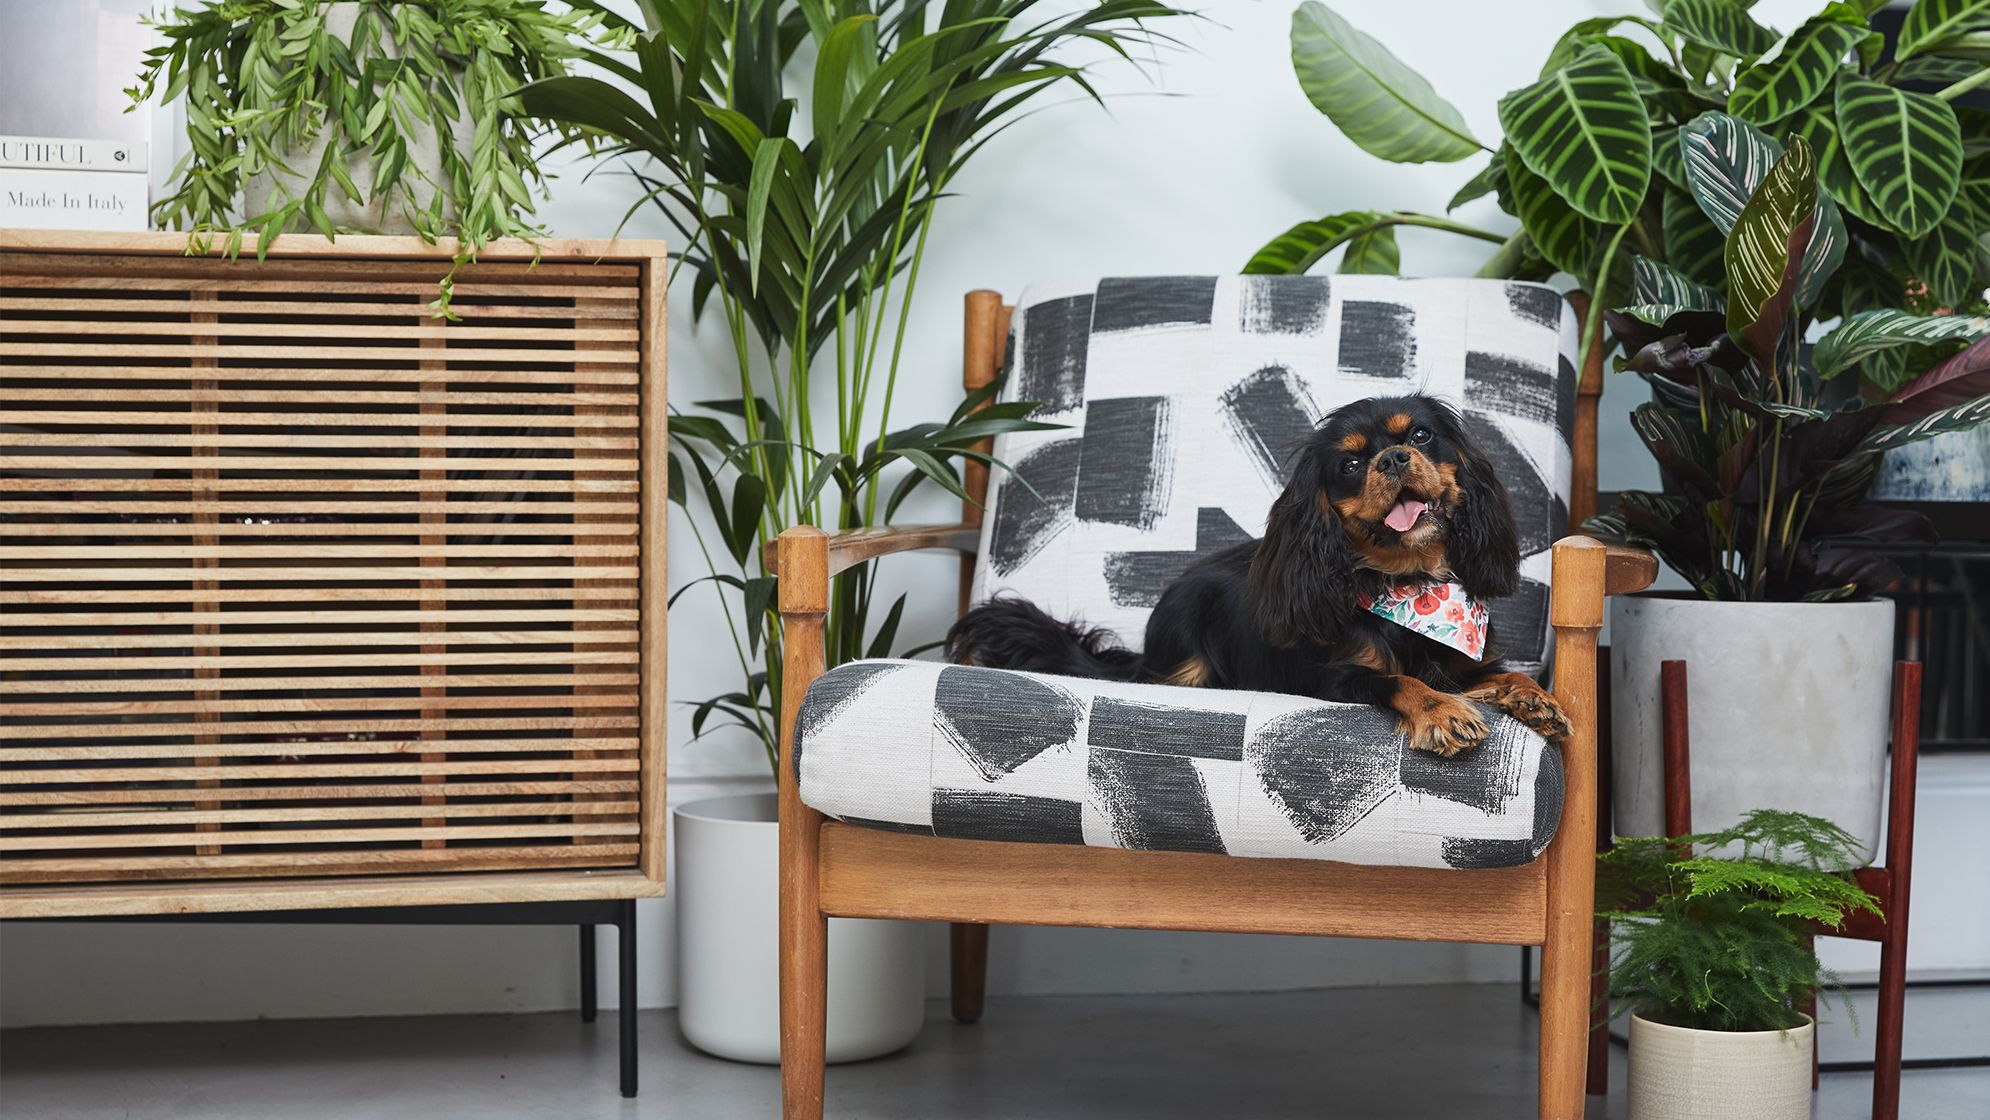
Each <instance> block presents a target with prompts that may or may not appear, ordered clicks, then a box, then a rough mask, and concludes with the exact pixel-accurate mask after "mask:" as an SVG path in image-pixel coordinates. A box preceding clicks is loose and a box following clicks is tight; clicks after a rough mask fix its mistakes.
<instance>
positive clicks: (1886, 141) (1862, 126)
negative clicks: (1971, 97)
mask: <svg viewBox="0 0 1990 1120" xmlns="http://www.w3.org/2000/svg"><path fill="white" fill-rule="evenodd" d="M1836 97H1837V108H1838V130H1839V133H1840V135H1841V137H1842V139H1843V142H1844V145H1845V155H1846V157H1847V158H1848V159H1849V160H1850V162H1851V165H1852V171H1853V173H1854V174H1856V175H1857V176H1858V179H1859V185H1860V186H1862V187H1864V188H1865V191H1866V196H1867V198H1869V199H1870V200H1871V202H1872V207H1873V210H1874V211H1875V212H1876V213H1878V214H1879V215H1880V216H1881V217H1883V218H1885V219H1886V223H1887V225H1889V226H1891V227H1892V228H1894V229H1896V230H1899V231H1900V232H1901V233H1903V234H1906V235H1907V236H1909V237H1920V236H1922V235H1923V234H1925V233H1927V232H1928V231H1930V230H1932V229H1934V228H1935V226H1936V224H1937V223H1939V222H1940V221H1941V220H1942V216H1943V215H1944V214H1946V213H1948V208H1949V204H1950V203H1952V202H1954V201H1955V195H1956V190H1957V188H1958V186H1959V184H1960V182H1961V176H1962V126H1961V125H1960V124H1959V123H1958V122H1957V121H1956V116H1955V112H1954V110H1952V109H1951V108H1949V103H1948V102H1946V101H1943V100H1942V99H1941V98H1938V97H1934V96H1932V95H1930V94H1925V93H1911V92H1909V91H1907V90H1901V89H1894V88H1892V87H1890V86H1884V85H1881V84H1880V83H1878V82H1871V81H1867V80H1865V79H1864V78H1859V77H1855V76H1854V75H1851V74H1846V75H1843V76H1841V77H1840V78H1839V79H1838V87H1837V94H1836Z"/></svg>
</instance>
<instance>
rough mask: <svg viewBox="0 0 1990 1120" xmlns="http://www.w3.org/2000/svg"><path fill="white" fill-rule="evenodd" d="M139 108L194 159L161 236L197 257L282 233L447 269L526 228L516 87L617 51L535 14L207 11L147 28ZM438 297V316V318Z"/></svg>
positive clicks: (535, 0)
mask: <svg viewBox="0 0 1990 1120" xmlns="http://www.w3.org/2000/svg"><path fill="white" fill-rule="evenodd" d="M154 26H155V27H156V28H157V30H158V32H159V34H160V35H161V36H162V37H163V38H164V39H165V42H164V43H163V44H162V45H160V46H158V47H155V48H153V49H152V50H150V51H148V52H147V54H146V62H145V65H144V68H143V69H142V70H141V71H140V73H139V76H138V82H137V84H136V85H134V86H133V87H132V88H131V89H130V90H128V91H127V93H128V94H129V95H130V97H131V99H132V101H133V103H134V104H136V103H138V102H142V101H145V100H147V99H150V98H153V97H158V98H160V99H161V100H163V101H173V100H176V99H177V100H180V101H182V102H183V103H184V105H183V107H184V109H185V112H186V138H187V153H186V155H185V156H184V157H182V158H181V160H180V162H179V164H178V165H177V166H176V167H174V169H173V173H172V176H171V182H170V184H169V187H170V190H169V193H167V194H166V196H165V197H163V198H161V199H159V200H158V201H157V202H155V203H154V204H153V207H152V211H153V216H154V218H155V220H156V221H158V222H159V224H160V225H162V226H168V227H171V228H173V229H184V230H187V231H189V233H190V234H191V235H192V240H191V242H190V251H201V252H204V251H206V248H207V246H208V245H209V244H210V242H211V240H212V239H213V238H214V237H215V236H217V235H220V236H225V238H226V240H225V242H224V248H225V251H226V252H227V253H228V254H229V255H231V256H232V255H234V254H236V253H238V252H240V250H241V246H242V242H243V239H244V237H245V235H247V234H250V233H253V234H255V236H256V251H257V254H258V256H260V255H261V254H262V253H263V252H265V251H266V250H267V249H268V247H269V244H270V242H271V241H272V240H273V239H274V238H275V237H276V236H277V235H278V234H280V233H289V232H299V231H304V230H316V231H318V232H320V233H322V234H324V235H325V236H326V237H328V238H334V237H336V236H337V235H338V234H341V233H401V234H414V235H417V236H419V237H421V238H422V239H423V240H425V241H429V242H434V241H436V240H437V239H439V238H442V237H454V238H456V242H457V255H456V261H457V263H458V264H461V263H463V262H465V261H469V260H474V259H476V254H477V250H478V249H479V248H480V247H481V246H482V245H483V244H484V243H485V242H487V241H490V240H491V239H493V238H499V237H523V238H531V237H534V236H537V235H540V234H542V233H543V232H544V231H543V230H541V229H539V228H538V227H537V226H536V225H534V224H533V223H532V222H531V220H530V215H531V213H532V194H533V190H534V188H537V189H538V190H539V191H540V192H541V193H542V194H543V192H544V188H545V180H544V176H542V175H541V174H540V171H539V167H538V163H537V161H536V160H535V158H534V155H533V144H534V136H533V130H532V129H531V128H530V127H528V122H526V121H525V120H523V119H522V118H520V117H519V116H517V115H516V111H517V108H518V102H517V98H516V91H517V89H518V87H520V86H522V85H524V84H525V83H527V82H530V81H533V80H535V79H539V78H546V77H552V76H555V75H559V74H564V73H565V72H566V67H567V64H568V63H569V62H571V61H572V60H573V59H575V58H577V57H579V55H580V51H581V48H582V46H583V45H584V44H587V43H589V42H594V43H599V44H602V45H610V44H612V43H613V42H615V41H617V40H616V36H615V35H614V34H613V33H611V32H608V31H606V30H605V29H604V28H603V27H602V26H601V21H600V18H599V17H598V16H596V15H595V14H593V13H589V12H582V11H565V12H553V11H549V10H547V7H546V4H545V2H544V0H429V2H424V3H403V2H400V0H205V3H204V5H203V6H202V7H199V8H191V9H189V8H177V9H174V10H173V11H172V12H171V14H170V15H168V16H165V17H164V18H162V19H160V20H159V21H158V22H157V23H156V24H155V25H154ZM448 299H449V281H448V280H444V281H443V285H442V291H441V296H440V299H439V300H438V308H437V309H438V311H442V312H446V310H447V306H448Z"/></svg>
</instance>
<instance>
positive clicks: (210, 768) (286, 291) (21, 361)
mask: <svg viewBox="0 0 1990 1120" xmlns="http://www.w3.org/2000/svg"><path fill="white" fill-rule="evenodd" d="M174 240H177V239H174ZM285 240H286V241H290V240H292V239H285ZM351 240H354V241H364V240H365V239H351ZM318 244H319V245H320V246H321V247H322V246H323V243H322V242H319V243H318ZM154 247H156V246H154ZM338 248H339V249H341V250H344V249H346V248H347V239H341V241H340V242H339V246H338ZM403 255H406V254H403ZM485 260H486V261H487V262H489V261H490V260H491V256H490V255H489V254H487V255H486V257H485ZM444 267H445V266H444V264H442V263H440V262H438V261H437V260H435V259H433V258H432V257H431V258H430V259H412V260H407V259H403V260H394V259H382V260H371V259H354V258H351V257H344V256H341V257H339V258H337V259H327V258H318V259H294V258H290V257H286V256H284V255H283V254H281V253H279V254H278V255H277V256H273V257H272V258H271V259H270V260H269V261H267V262H264V263H261V264H256V263H253V262H249V261H239V262H229V261H221V260H212V259H187V258H181V257H177V256H172V255H162V254H158V253H156V252H132V253H120V252H111V251H105V252H81V253H79V252H74V251H70V252H54V251H35V249H34V248H33V247H29V248H25V249H24V248H20V247H18V246H16V247H15V248H13V249H12V250H11V251H8V252H6V253H4V255H0V377H3V378H4V391H0V732H4V735H5V742H4V745H0V884H6V885H26V884H82V883H103V882H110V881H120V880H213V879H240V878H250V877H297V876H336V875H362V874H363V875H373V874H389V873H393V874H402V875H405V874H408V873H435V872H464V871H498V870H532V871H544V870H547V869H595V868H637V867H642V868H644V869H645V870H651V878H652V879H660V878H661V876H660V873H658V872H657V871H656V870H654V869H660V866H661V862H660V861H661V854H660V846H659V843H658V842H659V841H660V835H649V834H650V833H654V832H656V830H655V829H654V827H653V826H654V825H655V824H656V823H657V822H658V821H659V820H660V811H659V807H660V805H661V801H662V799H661V790H660V783H661V779H662V773H661V765H660V758H661V747H662V744H661V742H660V738H661V714H660V710H659V705H660V703H661V689H660V682H659V681H658V680H657V679H656V676H655V675H656V674H657V673H658V672H660V669H659V668H658V667H659V666H660V664H661V648H660V646H661V643H660V642H655V641H646V640H645V639H646V638H648V639H653V638H655V636H656V634H657V630H656V628H655V624H654V620H649V621H650V625H648V626H646V619H645V603H644V594H643V589H644V586H645V580H646V579H651V580H655V581H658V582H660V578H661V555H660V552H661V535H660V533H661V526H660V511H661V502H660V501H659V500H658V499H657V497H656V494H655V493H650V492H646V491H647V490H649V489H650V488H651V487H655V488H661V487H662V486H663V484H664V481H663V478H662V475H661V470H660V464H659V463H658V460H660V459H661V454H660V447H658V446H657V443H658V441H660V439H661V425H660V418H658V417H657V415H656V414H657V412H658V410H660V409H661V407H662V402H661V401H660V400H658V401H655V402H647V401H645V399H644V397H643V384H644V375H645V373H646V372H647V371H649V369H650V366H651V363H652V362H653V361H657V360H660V353H661V350H660V344H661V340H660V338H659V337H652V335H653V334H654V332H658V331H660V330H661V326H660V323H659V322H658V320H659V318H660V314H659V313H660V310H661V295H660V292H659V291H658V290H657V285H656V283H655V282H653V281H656V280H658V279H659V278H658V277H655V276H653V275H651V274H650V272H651V270H652V268H653V265H652V263H649V262H644V261H641V260H628V259H624V260H579V261H576V260H571V259H557V260H548V261H545V262H542V263H540V264H538V265H536V266H530V265H528V263H526V262H522V261H513V262H499V263H482V264H478V265H475V266H470V267H467V268H465V269H463V270H462V271H460V272H459V273H458V276H457V284H456V296H455V312H456V314H457V315H458V316H460V321H459V322H443V321H439V320H436V319H434V318H432V317H431V316H430V314H429V312H428V310H427V308H426V307H425V306H424V305H425V304H426V303H427V302H428V301H429V300H430V299H432V298H433V296H434V292H435V282H436V279H437V278H438V277H439V276H440V275H441V273H442V271H443V268H444ZM656 372H657V373H658V374H660V369H659V370H657V371H656ZM655 382H656V385H657V387H658V389H659V391H660V388H661V378H660V376H659V377H657V378H656V379H655ZM646 415H647V416H650V417H651V420H648V421H646V420H645V416H646ZM645 549H650V550H653V552H654V553H655V555H650V556H648V557H646V556H645ZM658 609H659V610H660V609H661V604H660V601H659V603H658ZM652 645H653V646H655V647H657V648H656V649H655V651H654V664H650V663H648V662H647V661H646V654H647V653H648V651H649V650H650V647H651V646H652ZM646 674H648V677H647V678H646ZM646 679H647V683H648V687H647V688H646V687H645V686H646ZM646 844H648V845H649V846H650V849H651V850H648V851H646V850H645V845H646Z"/></svg>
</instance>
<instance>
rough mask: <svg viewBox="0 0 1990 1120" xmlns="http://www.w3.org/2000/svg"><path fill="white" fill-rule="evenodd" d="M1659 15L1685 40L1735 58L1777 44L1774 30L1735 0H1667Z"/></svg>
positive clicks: (1751, 55)
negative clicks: (1756, 18) (1758, 20)
mask: <svg viewBox="0 0 1990 1120" xmlns="http://www.w3.org/2000/svg"><path fill="white" fill-rule="evenodd" d="M1660 19H1661V21H1662V22H1663V23H1664V25H1665V26H1667V27H1669V28H1671V29H1672V30H1674V31H1676V32H1678V33H1679V37H1680V38H1682V39H1685V40H1686V41H1687V42H1689V43H1696V44H1698V45H1700V46H1702V47H1705V48H1707V49H1708V50H1713V51H1719V52H1720V53H1721V54H1731V55H1734V56H1735V57H1737V58H1744V59H1752V58H1758V57H1760V56H1761V55H1762V54H1763V52H1765V51H1767V50H1768V49H1769V48H1770V47H1773V46H1775V45H1776V33H1775V32H1773V31H1770V30H1769V29H1768V28H1766V27H1763V26H1762V25H1761V24H1759V23H1756V22H1755V21H1754V20H1752V19H1750V18H1748V13H1747V12H1746V11H1745V10H1743V8H1742V6H1741V5H1740V4H1737V3H1735V2H1734V0H1666V3H1665V11H1664V13H1663V14H1662V15H1661V17H1660Z"/></svg>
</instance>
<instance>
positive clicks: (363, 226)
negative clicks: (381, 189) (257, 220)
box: [242, 3, 462, 234]
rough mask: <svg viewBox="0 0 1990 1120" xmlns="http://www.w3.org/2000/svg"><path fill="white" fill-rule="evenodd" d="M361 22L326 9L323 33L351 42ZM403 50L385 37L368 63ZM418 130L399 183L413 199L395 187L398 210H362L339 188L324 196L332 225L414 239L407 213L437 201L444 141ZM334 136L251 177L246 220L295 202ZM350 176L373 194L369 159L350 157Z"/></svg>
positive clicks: (302, 222) (336, 6) (376, 203)
mask: <svg viewBox="0 0 1990 1120" xmlns="http://www.w3.org/2000/svg"><path fill="white" fill-rule="evenodd" d="M358 18H359V5H358V4H351V3H333V4H327V5H326V6H325V32H326V34H328V35H330V36H332V37H333V38H336V39H338V40H339V41H341V42H344V43H347V44H350V43H351V42H352V31H353V26H354V24H355V23H356V22H357V20H358ZM399 56H400V50H399V49H398V48H397V47H396V46H395V44H394V41H393V38H392V37H391V36H390V35H387V34H382V35H381V37H380V40H379V42H378V43H377V44H376V45H375V47H374V48H373V50H372V52H371V53H369V54H368V55H367V57H368V58H398V57H399ZM414 123H415V125H416V128H414V129H413V130H412V131H410V132H409V133H408V134H407V140H408V165H407V167H406V168H405V169H404V170H403V171H402V172H401V183H402V184H403V185H405V186H406V188H407V191H408V194H409V196H412V197H404V196H402V195H401V193H400V188H399V187H397V188H396V189H395V191H394V192H393V194H392V198H393V200H394V201H396V202H397V203H398V204H397V205H394V206H391V207H390V206H389V205H388V202H389V199H388V198H375V199H372V200H371V202H370V204H369V205H366V206H361V205H360V204H358V203H356V202H353V201H351V200H350V199H348V198H346V196H345V192H344V191H341V190H339V189H338V188H337V187H336V186H334V187H333V188H332V189H330V190H327V191H326V192H325V215H326V217H328V218H330V219H331V222H332V224H333V225H335V226H338V227H339V228H341V229H357V230H365V231H367V232H369V233H383V234H413V233H415V232H416V230H415V226H414V223H413V222H410V221H408V220H407V218H406V216H405V215H406V212H407V211H408V210H409V209H414V210H424V209H426V208H427V207H428V206H429V205H430V204H431V203H433V201H434V200H435V196H436V194H437V193H438V192H439V191H440V190H441V189H442V142H443V141H442V136H441V134H440V133H439V132H438V131H437V130H436V129H435V128H433V127H430V126H427V125H422V124H421V122H419V121H417V122H414ZM331 137H332V130H331V129H330V128H323V129H320V130H319V132H318V135H317V136H315V137H313V138H312V140H311V142H310V143H309V144H307V145H305V146H303V147H300V148H292V149H289V150H287V151H285V152H284V153H283V162H284V165H285V166H286V167H288V168H289V169H290V170H288V171H285V170H284V169H283V168H280V167H266V168H264V169H263V170H262V171H261V172H260V173H258V174H255V175H251V176H248V177H246V178H244V179H243V181H242V215H243V216H244V217H254V216H256V215H258V214H266V213H268V212H269V211H271V210H274V209H276V208H277V207H279V206H282V205H283V204H284V203H285V202H286V201H288V200H289V199H292V198H296V197H297V196H298V195H299V194H301V193H302V192H303V190H304V187H305V185H306V184H308V183H309V182H310V181H311V178H312V176H313V175H315V174H316V173H317V170H318V165H319V164H321V163H323V162H324V159H325V148H326V147H327V146H329V145H330V143H331ZM451 142H453V143H457V145H458V147H459V148H461V147H462V144H461V142H460V140H459V138H456V137H454V136H452V137H451ZM345 166H346V172H347V173H348V174H350V175H351V176H352V181H353V182H355V183H357V184H359V185H360V187H361V188H362V189H367V188H370V186H371V185H372V183H373V180H374V177H375V175H376V171H377V169H376V168H375V167H374V166H373V159H372V157H371V156H369V155H367V154H365V153H359V154H355V155H350V156H347V157H346V161H345ZM442 213H443V217H444V218H445V219H447V218H449V217H450V216H451V215H453V214H454V213H455V207H454V205H453V204H452V203H450V202H449V200H447V199H444V200H443V209H442ZM314 228H316V227H314V226H313V225H312V224H311V221H310V219H309V218H307V217H305V216H304V215H302V214H300V215H298V217H297V219H296V221H294V222H292V223H291V225H290V227H289V231H288V232H302V231H306V230H310V229H314Z"/></svg>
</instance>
